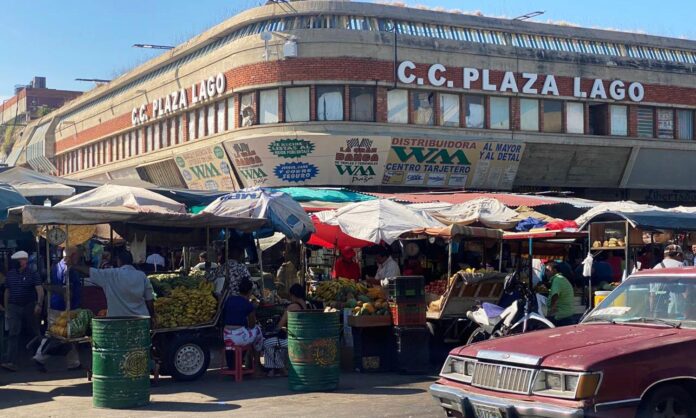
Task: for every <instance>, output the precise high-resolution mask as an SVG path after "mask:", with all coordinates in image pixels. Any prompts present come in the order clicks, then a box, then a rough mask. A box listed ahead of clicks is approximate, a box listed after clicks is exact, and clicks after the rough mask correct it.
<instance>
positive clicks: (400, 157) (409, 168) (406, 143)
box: [383, 138, 524, 190]
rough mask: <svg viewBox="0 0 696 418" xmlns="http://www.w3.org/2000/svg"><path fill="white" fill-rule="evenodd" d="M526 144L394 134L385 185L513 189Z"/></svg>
mask: <svg viewBox="0 0 696 418" xmlns="http://www.w3.org/2000/svg"><path fill="white" fill-rule="evenodd" d="M523 151H524V144H520V143H506V142H481V141H459V140H441V139H420V138H392V144H391V149H390V151H389V157H388V158H387V164H386V167H385V171H384V180H383V184H384V185H399V186H421V187H451V188H472V189H494V190H510V189H512V185H513V182H514V181H515V176H516V175H517V169H518V168H519V164H520V160H521V158H522V152H523Z"/></svg>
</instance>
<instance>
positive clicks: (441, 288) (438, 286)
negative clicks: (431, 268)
mask: <svg viewBox="0 0 696 418" xmlns="http://www.w3.org/2000/svg"><path fill="white" fill-rule="evenodd" d="M446 290H447V280H446V279H441V280H435V281H433V282H430V283H428V284H426V285H425V293H432V294H434V295H444V294H445V291H446Z"/></svg>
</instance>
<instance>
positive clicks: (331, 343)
mask: <svg viewBox="0 0 696 418" xmlns="http://www.w3.org/2000/svg"><path fill="white" fill-rule="evenodd" d="M340 319H341V317H340V314H339V312H323V311H318V310H317V311H314V310H305V311H296V312H288V357H290V369H289V373H288V382H289V384H290V390H295V391H301V392H316V391H325V390H334V389H336V387H338V376H339V373H340V367H339V356H340V352H339V345H338V337H339V334H340V331H341V321H340Z"/></svg>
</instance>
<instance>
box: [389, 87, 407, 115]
mask: <svg viewBox="0 0 696 418" xmlns="http://www.w3.org/2000/svg"><path fill="white" fill-rule="evenodd" d="M387 121H388V122H389V123H408V91H406V90H389V91H388V92H387Z"/></svg>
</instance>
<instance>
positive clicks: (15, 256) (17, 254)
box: [10, 251, 29, 260]
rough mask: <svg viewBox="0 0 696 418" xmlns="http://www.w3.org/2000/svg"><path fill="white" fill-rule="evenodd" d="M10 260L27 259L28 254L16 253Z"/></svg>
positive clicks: (23, 252) (24, 252)
mask: <svg viewBox="0 0 696 418" xmlns="http://www.w3.org/2000/svg"><path fill="white" fill-rule="evenodd" d="M10 258H12V259H13V260H21V259H23V258H26V259H28V258H29V254H27V252H26V251H17V252H16V253H14V254H12V257H10Z"/></svg>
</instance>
